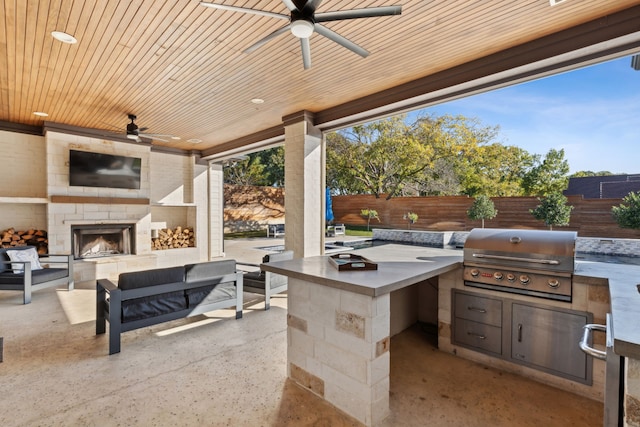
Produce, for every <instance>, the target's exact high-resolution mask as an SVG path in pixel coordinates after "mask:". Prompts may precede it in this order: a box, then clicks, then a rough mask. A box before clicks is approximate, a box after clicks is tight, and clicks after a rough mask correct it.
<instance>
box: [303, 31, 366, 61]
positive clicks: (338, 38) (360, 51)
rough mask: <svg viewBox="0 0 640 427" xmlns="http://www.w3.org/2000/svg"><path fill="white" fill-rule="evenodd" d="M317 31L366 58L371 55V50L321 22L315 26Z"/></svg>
mask: <svg viewBox="0 0 640 427" xmlns="http://www.w3.org/2000/svg"><path fill="white" fill-rule="evenodd" d="M314 29H315V31H316V33H318V34H320V35H322V36H325V37H326V38H328V39H329V40H332V41H334V42H336V43H338V44H339V45H340V46H343V47H345V48H347V49H349V50H350V51H352V52H354V53H357V54H358V55H360V56H362V57H363V58H366V57H367V56H369V51H368V50H366V49H364V48H362V47H360V46H358V45H357V44H355V43H354V42H352V41H350V40H348V39H346V38H344V37H342V36H341V35H340V34H338V33H336V32H335V31H332V30H330V29H328V28H327V27H324V26H322V25H320V24H317V23H316V25H315V27H314Z"/></svg>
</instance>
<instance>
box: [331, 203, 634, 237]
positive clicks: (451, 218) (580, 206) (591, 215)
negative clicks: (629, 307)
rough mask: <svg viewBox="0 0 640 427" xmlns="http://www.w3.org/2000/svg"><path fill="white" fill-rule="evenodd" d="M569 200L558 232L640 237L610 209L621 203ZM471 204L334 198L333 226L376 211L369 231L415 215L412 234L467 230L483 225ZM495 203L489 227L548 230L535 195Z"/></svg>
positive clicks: (402, 223) (400, 224) (358, 221)
mask: <svg viewBox="0 0 640 427" xmlns="http://www.w3.org/2000/svg"><path fill="white" fill-rule="evenodd" d="M568 199H569V204H570V205H571V206H573V210H572V211H571V219H570V222H569V225H568V226H566V227H556V228H554V229H558V230H571V231H577V232H578V235H579V236H582V237H615V238H629V239H637V238H640V230H633V229H625V228H620V227H619V226H618V224H617V223H616V222H615V220H614V219H613V217H612V216H611V208H612V207H613V206H618V205H619V204H620V203H621V202H622V199H583V198H582V196H569V197H568ZM473 200H474V199H473V198H469V197H466V196H434V197H394V198H392V199H390V200H385V199H384V198H379V199H376V198H375V197H374V196H370V195H352V196H333V198H332V202H333V214H334V217H335V219H334V222H335V223H344V224H347V225H358V226H363V225H364V226H366V225H367V220H366V218H364V217H362V216H361V215H360V211H361V210H362V209H375V210H376V211H377V212H378V216H379V217H380V221H377V220H376V219H373V220H371V228H376V227H377V228H400V229H407V228H409V224H408V221H407V220H405V219H404V218H403V216H404V215H405V214H406V213H407V212H414V213H416V214H417V215H418V221H417V222H416V223H415V224H411V229H412V230H438V231H468V230H471V229H472V228H476V227H481V225H482V222H481V221H479V220H478V221H472V220H470V219H469V218H468V217H467V210H468V209H469V208H470V207H471V205H472V204H473ZM492 200H493V203H494V205H495V207H496V209H497V210H498V215H497V216H496V217H495V218H494V219H491V220H485V227H491V228H529V229H540V230H544V229H547V227H546V226H545V225H544V223H543V222H542V221H539V220H536V219H535V218H534V217H533V215H531V213H530V212H529V209H533V208H535V207H536V206H537V205H538V204H539V203H540V202H539V200H538V199H537V198H536V197H496V198H492Z"/></svg>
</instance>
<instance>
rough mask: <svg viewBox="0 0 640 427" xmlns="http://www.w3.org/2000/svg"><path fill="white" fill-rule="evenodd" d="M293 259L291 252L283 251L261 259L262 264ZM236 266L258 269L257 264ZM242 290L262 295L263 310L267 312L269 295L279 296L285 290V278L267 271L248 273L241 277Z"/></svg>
mask: <svg viewBox="0 0 640 427" xmlns="http://www.w3.org/2000/svg"><path fill="white" fill-rule="evenodd" d="M290 259H293V251H283V252H279V253H274V254H267V255H265V256H264V257H263V258H262V262H263V263H264V264H266V263H269V262H276V261H286V260H290ZM237 265H239V266H241V265H246V266H251V267H260V266H259V265H257V264H248V263H241V262H238V263H237ZM243 283H244V285H243V290H244V291H245V292H250V293H254V294H260V295H264V309H265V310H269V308H270V303H269V300H270V299H271V295H275V294H279V293H280V292H284V291H286V290H287V284H288V282H287V277H286V276H282V275H280V274H274V273H271V272H269V271H262V270H258V271H249V272H246V273H245V274H244V276H243Z"/></svg>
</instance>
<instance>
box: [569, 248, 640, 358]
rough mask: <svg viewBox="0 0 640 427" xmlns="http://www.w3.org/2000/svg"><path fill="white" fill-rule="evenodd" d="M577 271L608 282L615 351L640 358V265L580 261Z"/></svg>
mask: <svg viewBox="0 0 640 427" xmlns="http://www.w3.org/2000/svg"><path fill="white" fill-rule="evenodd" d="M574 275H575V276H580V277H584V278H586V279H587V280H606V281H607V282H608V284H609V296H610V298H611V318H612V322H613V325H612V331H613V351H614V352H615V353H616V354H618V355H620V356H625V357H631V358H633V359H638V360H640V292H638V287H637V285H638V284H639V283H640V266H638V265H626V264H608V263H602V262H588V261H580V262H577V263H576V271H575V274H574Z"/></svg>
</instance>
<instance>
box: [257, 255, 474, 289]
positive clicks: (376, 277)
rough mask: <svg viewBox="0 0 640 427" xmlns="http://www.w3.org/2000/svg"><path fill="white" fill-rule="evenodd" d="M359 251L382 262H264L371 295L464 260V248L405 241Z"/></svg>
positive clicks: (295, 274)
mask: <svg viewBox="0 0 640 427" xmlns="http://www.w3.org/2000/svg"><path fill="white" fill-rule="evenodd" d="M351 253H357V254H358V255H362V256H364V257H365V258H367V259H369V260H371V261H373V262H376V263H377V264H378V269H377V270H362V271H338V269H337V268H336V267H334V266H333V265H332V264H331V263H330V262H329V260H328V256H327V255H324V256H316V257H308V258H297V259H293V260H290V261H279V262H271V263H268V264H262V265H261V268H262V269H263V270H266V271H271V272H272V273H278V274H282V275H284V276H288V277H292V278H296V279H302V280H306V281H309V282H312V283H317V284H320V285H324V286H329V287H332V288H337V289H342V290H347V291H350V292H354V293H358V294H364V295H369V296H372V297H374V296H380V295H384V294H388V293H390V292H393V291H395V290H397V289H401V288H404V287H406V286H409V285H412V284H414V283H418V282H421V281H423V280H426V279H429V278H432V277H436V276H438V275H440V274H442V273H446V272H448V271H452V270H455V269H457V268H459V267H460V265H461V264H462V253H461V252H460V251H453V250H451V251H447V250H442V249H433V248H424V247H408V248H407V247H406V246H404V245H385V246H384V250H381V248H375V247H374V248H367V249H360V250H356V251H351Z"/></svg>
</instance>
